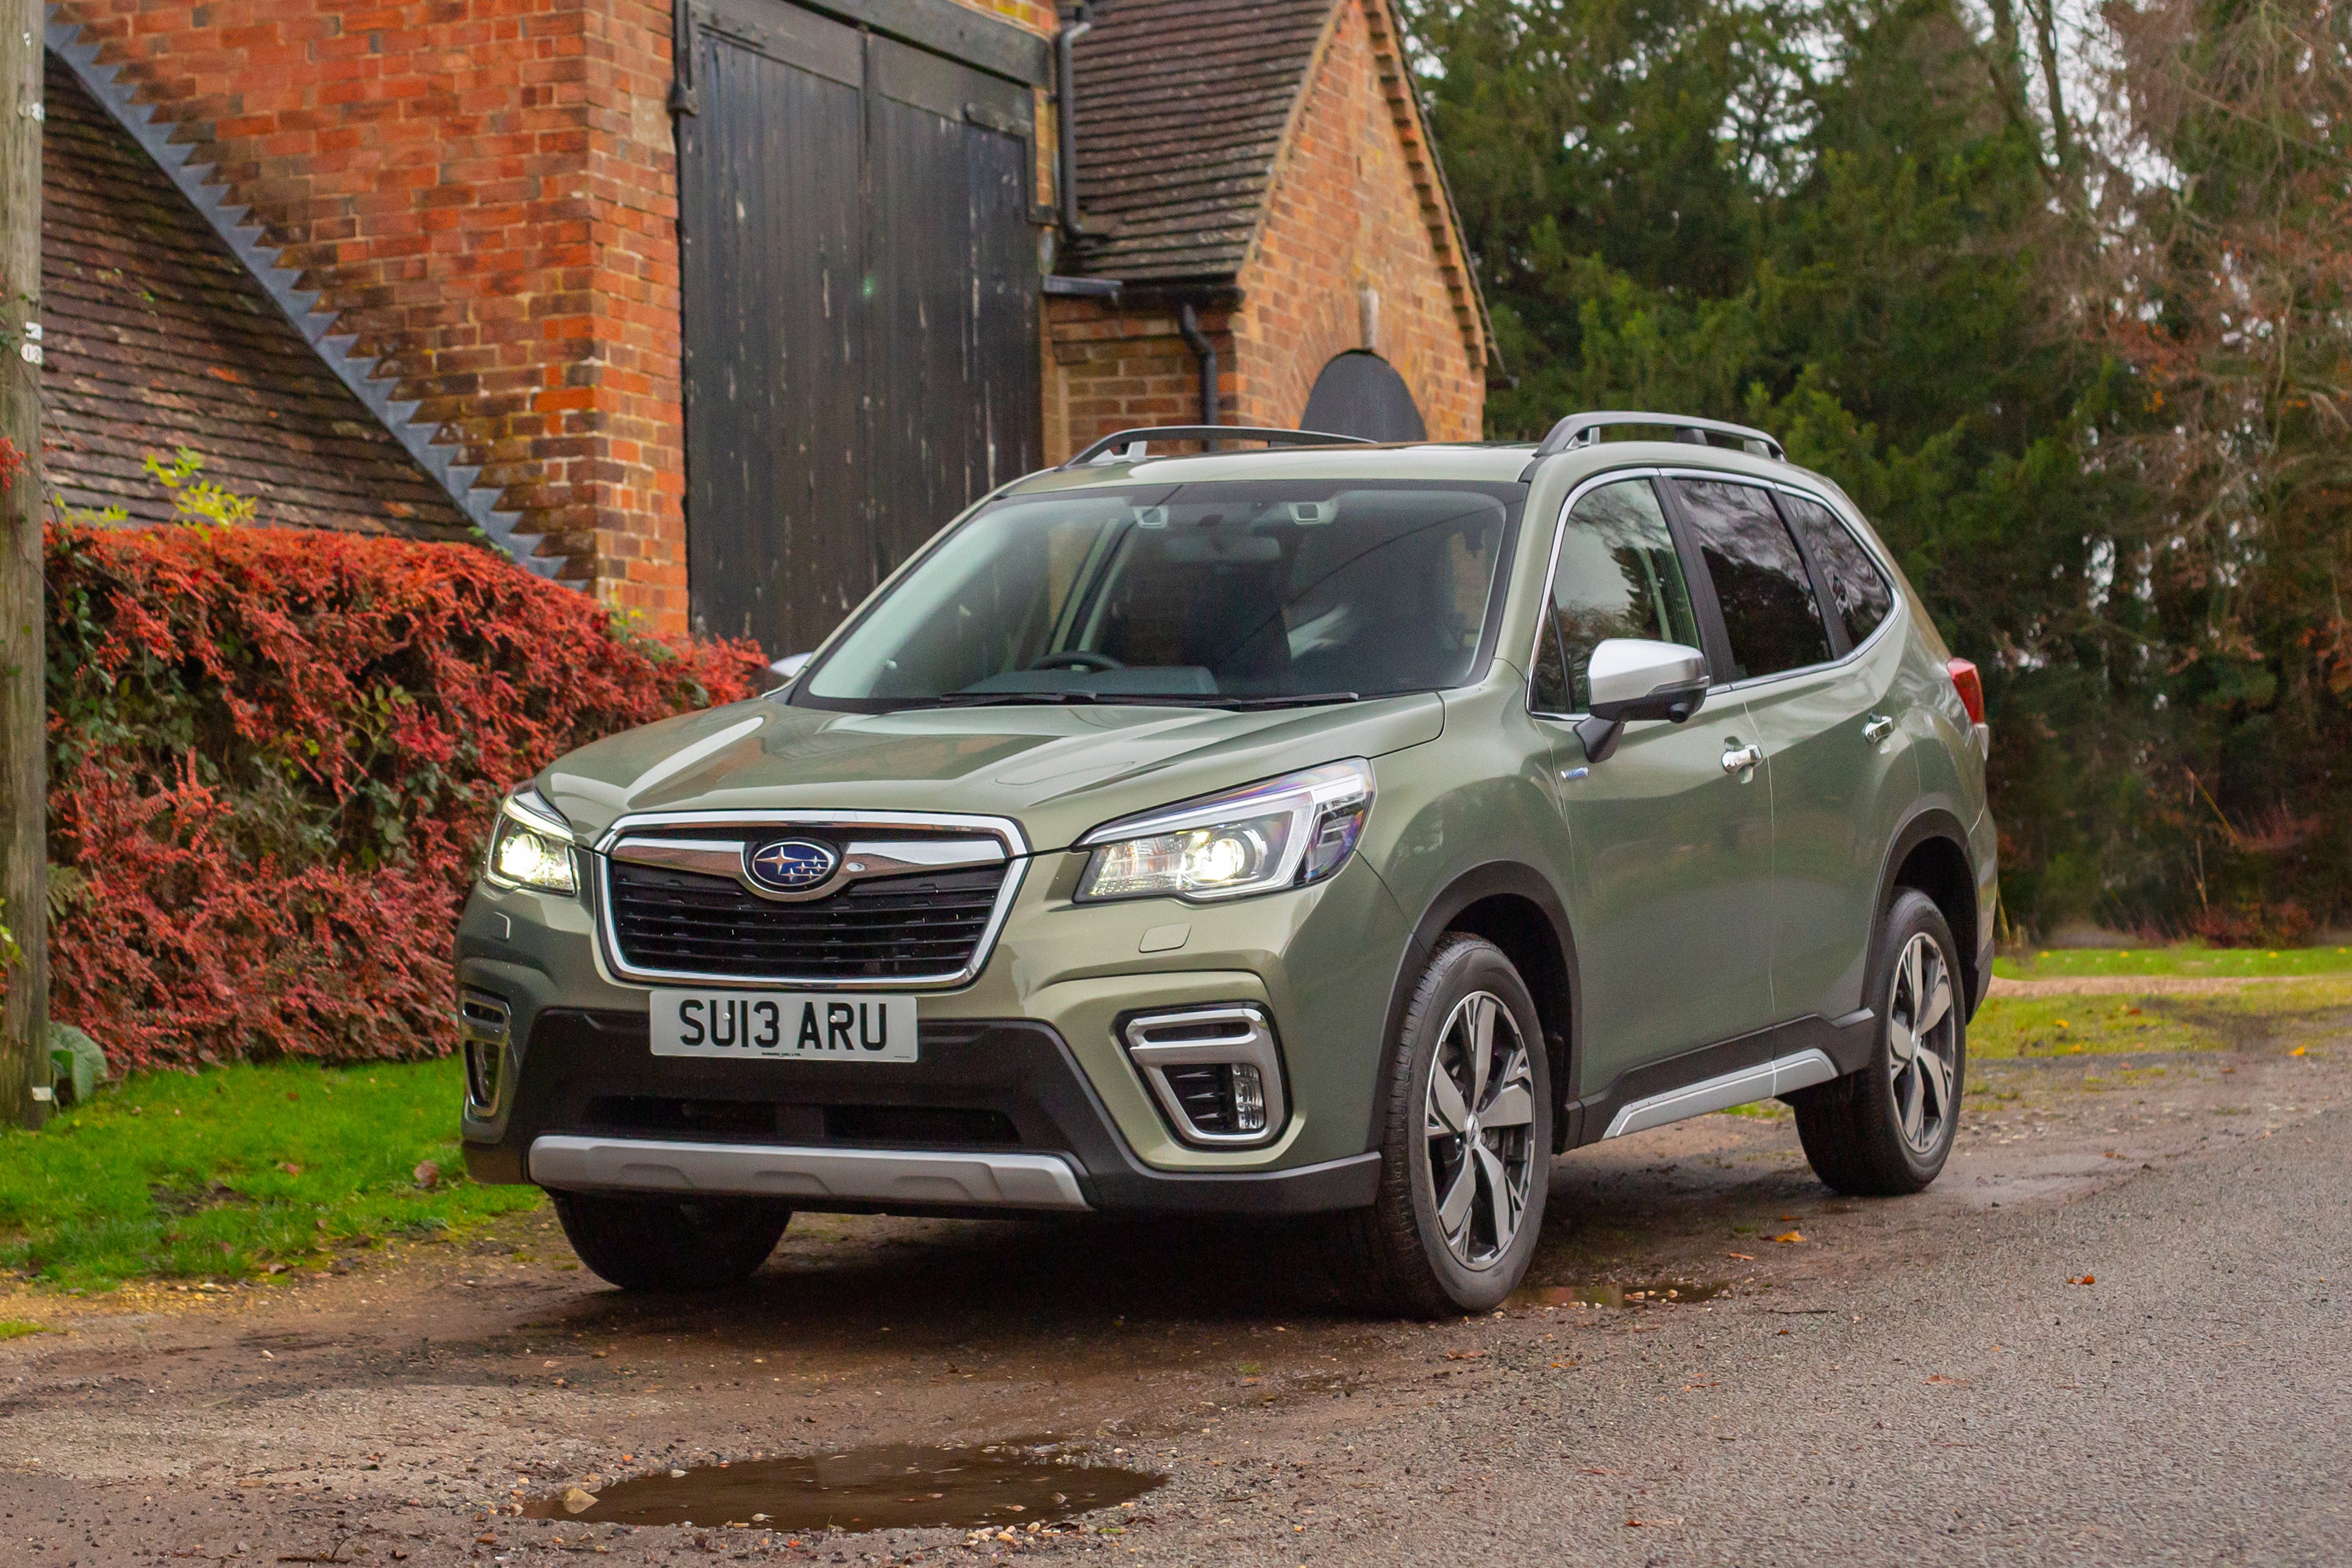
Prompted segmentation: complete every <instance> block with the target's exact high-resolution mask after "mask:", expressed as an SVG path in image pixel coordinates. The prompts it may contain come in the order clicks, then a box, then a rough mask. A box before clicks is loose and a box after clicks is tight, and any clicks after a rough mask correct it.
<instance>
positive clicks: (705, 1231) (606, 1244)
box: [548, 1193, 793, 1291]
mask: <svg viewBox="0 0 2352 1568" xmlns="http://www.w3.org/2000/svg"><path fill="white" fill-rule="evenodd" d="M548 1196H549V1197H551V1199H553V1200H554V1203H555V1217H556V1218H557V1219H558V1220H560V1221H561V1222H562V1225H563V1234H564V1237H566V1239H568V1240H569V1241H570V1242H571V1243H572V1251H574V1252H576V1253H578V1254H579V1255H580V1261H581V1262H583V1263H584V1264H586V1265H587V1266H588V1267H589V1268H591V1269H592V1270H593V1271H594V1272H595V1273H596V1274H597V1275H598V1276H599V1277H600V1278H602V1279H607V1280H610V1281H611V1282H612V1283H614V1284H615V1285H618V1286H619V1287H620V1288H621V1289H624V1290H676V1291H685V1290H716V1289H723V1288H725V1287H727V1286H730V1285H740V1284H741V1283H742V1282H743V1281H744V1280H746V1279H750V1278H751V1276H752V1275H753V1274H754V1273H756V1272H758V1270H759V1268H760V1265H761V1264H762V1263H765V1262H766V1261H767V1260H768V1254H770V1253H771V1252H773V1251H774V1250H775V1249H776V1242H777V1240H778V1239H779V1238H780V1237H782V1235H783V1234H784V1226H787V1225H789V1224H791V1223H792V1217H793V1211H792V1210H790V1209H788V1208H784V1207H782V1206H781V1205H776V1204H772V1203H769V1202H766V1201H765V1200H763V1199H760V1198H671V1197H653V1196H639V1195H637V1194H631V1193H550V1194H548Z"/></svg>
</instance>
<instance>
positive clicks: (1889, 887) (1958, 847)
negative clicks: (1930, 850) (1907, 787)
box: [1863, 804, 1986, 1013]
mask: <svg viewBox="0 0 2352 1568" xmlns="http://www.w3.org/2000/svg"><path fill="white" fill-rule="evenodd" d="M1937 839H1940V840H1942V841H1943V842H1945V843H1947V844H1948V845H1949V846H1950V847H1952V849H1953V850H1954V852H1955V853H1957V854H1958V856H1959V858H1960V864H1961V866H1962V867H1964V868H1966V870H1967V873H1968V877H1967V880H1968V887H1967V888H1966V889H1965V892H1966V895H1967V898H1968V900H1969V903H1970V906H1971V907H1970V908H1969V910H1967V911H1966V913H1967V917H1968V922H1969V931H1967V932H1962V931H1953V932H1952V938H1953V940H1954V942H1956V943H1958V946H1959V948H1960V949H1961V952H1960V954H1959V960H1960V963H1961V965H1962V967H1963V971H1964V973H1966V974H1967V976H1968V981H1969V998H1970V1002H1969V1011H1970V1012H1972V1013H1973V1012H1974V1011H1975V1008H1976V1004H1977V1003H1978V1002H1979V1001H1981V1000H1982V999H1983V994H1984V992H1985V989H1986V976H1985V975H1984V974H1979V973H1977V970H1978V967H1979V961H1980V959H1981V958H1982V956H1983V955H1982V953H1980V952H1979V951H1978V949H1979V946H1980V945H1981V942H1980V941H1979V940H1973V939H1980V938H1982V937H1983V936H1984V934H1985V933H1984V932H1982V931H1977V930H1976V929H1975V928H1976V927H1977V926H1978V924H1979V923H1980V916H1979V913H1978V911H1977V910H1976V909H1975V908H1974V907H1973V906H1974V903H1975V900H1976V896H1977V892H1976V888H1977V883H1976V873H1977V860H1976V856H1975V854H1974V853H1973V852H1972V851H1971V850H1970V849H1969V833H1968V829H1967V828H1966V827H1965V826H1962V825H1961V823H1960V819H1959V816H1958V814H1956V813H1955V812H1953V811H1952V810H1951V809H1950V808H1949V807H1948V806H1947V805H1941V804H1930V805H1922V806H1920V807H1918V808H1917V809H1916V810H1915V811H1913V812H1912V814H1911V815H1910V816H1907V817H1906V818H1905V819H1904V822H1903V826H1902V827H1901V828H1899V829H1898V830H1896V832H1895V837H1893V838H1891V839H1890V840H1888V842H1887V847H1886V854H1885V857H1884V858H1882V859H1881V861H1880V863H1879V868H1878V900H1877V902H1876V903H1874V905H1872V906H1871V908H1872V914H1871V922H1870V953H1869V957H1868V959H1867V961H1866V963H1864V969H1863V973H1864V974H1875V973H1877V972H1878V969H1877V965H1878V956H1879V943H1880V942H1883V941H1884V940H1885V926H1886V911H1887V910H1890V909H1892V908H1894V906H1895V889H1896V887H1897V885H1898V884H1897V883H1896V881H1895V878H1896V877H1897V876H1899V875H1900V874H1901V873H1902V870H1903V867H1904V864H1905V862H1906V861H1908V860H1909V859H1910V858H1911V856H1912V854H1913V852H1914V851H1916V850H1917V849H1918V847H1920V846H1921V845H1923V844H1927V843H1928V842H1930V841H1932V840H1937ZM1920 890H1921V891H1922V892H1926V891H1927V889H1920ZM1928 896H1929V897H1930V898H1931V899H1932V898H1933V897H1934V895H1933V894H1932V893H1929V894H1928ZM1950 919H1951V917H1950V915H1949V913H1947V914H1946V916H1945V920H1946V923H1949V922H1950ZM1864 1005H1869V998H1867V997H1864Z"/></svg>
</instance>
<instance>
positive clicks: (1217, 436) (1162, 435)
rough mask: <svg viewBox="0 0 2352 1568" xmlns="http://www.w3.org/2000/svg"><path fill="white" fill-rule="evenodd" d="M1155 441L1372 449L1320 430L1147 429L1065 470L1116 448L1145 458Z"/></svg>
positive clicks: (1112, 438)
mask: <svg viewBox="0 0 2352 1568" xmlns="http://www.w3.org/2000/svg"><path fill="white" fill-rule="evenodd" d="M1153 441H1263V442H1265V444H1266V445H1267V446H1269V447H1372V446H1377V445H1379V443H1378V442H1375V441H1368V440H1366V439H1365V438H1364V437H1361V436H1334V435H1330V434H1328V433H1327V432H1325V431H1321V430H1264V429H1259V428H1257V427H1256V426H1249V425H1146V426H1141V427H1139V428H1138V429H1134V430H1119V431H1116V432H1114V433H1112V434H1111V435H1108V436H1106V437H1103V438H1102V439H1101V440H1099V441H1097V442H1096V443H1095V444H1094V445H1093V446H1091V447H1087V449H1086V450H1085V451H1083V452H1080V453H1079V454H1078V455H1077V456H1076V457H1075V458H1071V459H1070V460H1069V461H1068V462H1066V463H1064V464H1063V465H1062V467H1064V468H1083V467H1084V466H1086V465H1087V464H1088V463H1091V462H1093V461H1094V460H1095V459H1096V458H1099V457H1101V456H1102V455H1103V454H1104V453H1105V452H1108V451H1110V450H1112V449H1113V448H1115V447H1129V448H1134V449H1133V450H1130V451H1129V452H1128V453H1127V454H1126V455H1127V456H1129V457H1131V458H1140V457H1142V456H1144V450H1143V448H1146V447H1149V446H1150V443H1151V442H1153Z"/></svg>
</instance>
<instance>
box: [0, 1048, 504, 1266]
mask: <svg viewBox="0 0 2352 1568" xmlns="http://www.w3.org/2000/svg"><path fill="white" fill-rule="evenodd" d="M463 1088H464V1085H463V1069H462V1068H461V1067H460V1066H459V1065H458V1064H457V1062H456V1061H455V1060H451V1059H444V1060H439V1061H429V1062H417V1063H405V1064H393V1063H383V1064H381V1065H373V1066H368V1067H360V1068H347V1069H338V1068H317V1067H313V1066H310V1065H307V1064H303V1065H298V1064H294V1063H278V1064H272V1065H270V1066H268V1067H229V1068H213V1069H209V1070H207V1071H204V1072H200V1073H178V1072H159V1073H142V1074H135V1075H133V1076H132V1077H131V1079H128V1080H127V1081H126V1082H124V1083H123V1084H121V1086H120V1087H117V1088H110V1089H102V1090H100V1093H99V1094H98V1096H97V1098H96V1099H95V1100H94V1101H93V1102H91V1103H89V1104H87V1105H84V1106H81V1107H78V1108H77V1109H75V1110H70V1111H67V1112H65V1113H63V1114H61V1115H59V1116H58V1117H56V1118H54V1119H53V1120H52V1121H50V1122H49V1124H48V1125H47V1128H46V1129H44V1130H43V1131H40V1132H37V1133H34V1132H24V1131H0V1267H4V1268H13V1269H16V1270H19V1271H21V1272H22V1273H24V1274H26V1275H28V1276H30V1277H32V1278H34V1279H37V1280H39V1281H41V1282H43V1283H47V1284H53V1285H79V1286H100V1287H103V1286H109V1285H112V1284H114V1283H117V1282H119V1281H121V1280H124V1279H141V1278H161V1279H198V1278H210V1279H231V1278H235V1277H237V1276H242V1275H250V1274H255V1273H258V1272H261V1271H263V1270H265V1269H267V1268H268V1267H269V1266H270V1265H272V1264H282V1265H286V1266H288V1267H289V1268H319V1267H324V1266H325V1265H327V1264H328V1263H330V1262H331V1261H332V1260H333V1258H335V1257H336V1255H337V1254H338V1253H339V1252H340V1251H341V1250H344V1249H349V1248H352V1247H366V1246H369V1245H371V1244H373V1242H375V1241H378V1240H380V1239H382V1238H384V1237H402V1236H407V1237H421V1236H433V1235H446V1234H451V1233H454V1232H459V1231H462V1230H464V1229H465V1228H467V1227H468V1226H475V1225H478V1224H480V1223H481V1222H482V1221H484V1220H486V1219H488V1218H489V1217H491V1216H492V1215H499V1214H504V1213H508V1212H511V1211H513V1210H516V1209H522V1208H529V1207H530V1206H532V1205H535V1204H537V1203H538V1201H539V1194H538V1193H537V1191H536V1190H534V1189H532V1188H529V1187H485V1186H478V1185H476V1184H473V1183H471V1182H469V1181H467V1179H466V1177H465V1173H464V1169H463V1166H462V1164H461V1163H460V1160H459V1154H458V1148H457V1136H456V1128H457V1115H456V1108H457V1103H458V1097H459V1096H460V1094H461V1093H462V1092H463ZM427 1161H430V1162H433V1163H435V1164H436V1165H437V1166H438V1170H437V1171H436V1173H434V1176H433V1180H432V1183H431V1184H430V1185H429V1186H428V1185H425V1184H420V1183H419V1181H418V1179H417V1174H416V1172H417V1168H418V1166H419V1165H420V1164H422V1163H425V1162H427Z"/></svg>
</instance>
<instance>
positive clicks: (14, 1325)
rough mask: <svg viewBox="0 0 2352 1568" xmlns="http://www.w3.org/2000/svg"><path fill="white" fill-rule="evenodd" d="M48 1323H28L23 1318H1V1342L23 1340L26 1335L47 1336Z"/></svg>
mask: <svg viewBox="0 0 2352 1568" xmlns="http://www.w3.org/2000/svg"><path fill="white" fill-rule="evenodd" d="M48 1331H49V1326H48V1325H47V1323H28V1322H26V1321H25V1320H24V1319H22V1318H0V1340H21V1339H23V1338H24V1337H25V1336H26V1334H46V1333H47V1332H48Z"/></svg>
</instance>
